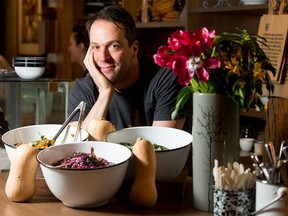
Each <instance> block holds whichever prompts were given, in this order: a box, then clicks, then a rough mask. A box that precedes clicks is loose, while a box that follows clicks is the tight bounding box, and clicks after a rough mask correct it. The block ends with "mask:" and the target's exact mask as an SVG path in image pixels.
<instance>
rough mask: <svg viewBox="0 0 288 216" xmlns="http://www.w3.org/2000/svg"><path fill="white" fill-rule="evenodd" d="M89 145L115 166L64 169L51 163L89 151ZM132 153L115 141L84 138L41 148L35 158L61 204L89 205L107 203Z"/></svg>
mask: <svg viewBox="0 0 288 216" xmlns="http://www.w3.org/2000/svg"><path fill="white" fill-rule="evenodd" d="M91 147H93V148H94V153H95V155H96V156H98V157H101V158H104V159H106V160H108V161H109V162H113V163H114V165H111V166H108V167H102V168H95V169H88V170H72V169H69V170H67V169H61V168H56V167H55V166H53V165H52V164H53V163H55V162H57V161H58V160H60V159H62V158H64V159H65V158H67V157H70V156H71V155H72V154H73V153H74V152H76V151H81V152H84V153H89V152H90V149H91ZM131 155H132V153H131V151H130V150H129V149H128V148H127V147H124V146H121V145H118V144H115V143H109V142H99V141H87V142H79V143H69V144H62V145H56V146H52V147H50V148H47V149H44V150H42V151H40V152H39V154H38V155H37V160H38V162H39V163H40V167H41V170H42V172H43V175H44V178H45V181H46V183H47V185H48V187H49V189H50V191H51V192H52V193H53V194H54V195H55V197H57V198H58V199H59V200H61V201H62V202H63V204H64V205H66V206H69V207H76V208H92V207H97V206H102V205H104V204H106V203H107V202H108V201H109V200H110V199H111V198H112V197H113V196H114V195H115V194H116V193H117V191H118V190H119V188H120V186H121V184H122V182H123V180H124V177H125V173H126V170H127V167H128V163H129V158H130V157H131Z"/></svg>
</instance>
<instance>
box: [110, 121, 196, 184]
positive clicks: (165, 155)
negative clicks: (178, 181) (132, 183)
mask: <svg viewBox="0 0 288 216" xmlns="http://www.w3.org/2000/svg"><path fill="white" fill-rule="evenodd" d="M138 137H142V138H144V139H146V140H148V141H150V142H151V143H152V144H158V145H163V146H165V147H167V148H168V149H169V150H165V151H156V180H158V181H171V180H173V179H175V178H176V177H177V176H178V175H179V174H180V172H181V171H182V170H183V168H184V166H185V164H186V161H187V159H188V155H189V152H190V149H191V143H192V140H193V138H192V135H191V134H190V133H188V132H186V131H183V130H179V129H175V128H169V127H156V126H143V127H131V128H125V129H121V130H118V131H115V132H112V133H110V134H109V135H108V136H107V137H106V140H107V141H108V142H113V143H121V142H124V143H131V144H134V143H135V142H136V139H137V138H138ZM134 176H135V165H134V161H133V157H132V158H131V159H130V163H129V167H128V170H127V174H126V179H133V178H134Z"/></svg>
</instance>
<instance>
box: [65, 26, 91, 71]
mask: <svg viewBox="0 0 288 216" xmlns="http://www.w3.org/2000/svg"><path fill="white" fill-rule="evenodd" d="M88 47H89V36H88V32H87V30H86V26H85V25H84V24H76V25H74V26H73V28H72V33H71V35H70V38H69V46H68V51H69V52H70V60H71V62H72V63H78V64H79V65H80V66H81V67H82V69H83V77H84V76H86V74H87V73H88V71H87V69H86V67H85V65H84V62H83V60H84V58H85V55H86V52H87V50H88Z"/></svg>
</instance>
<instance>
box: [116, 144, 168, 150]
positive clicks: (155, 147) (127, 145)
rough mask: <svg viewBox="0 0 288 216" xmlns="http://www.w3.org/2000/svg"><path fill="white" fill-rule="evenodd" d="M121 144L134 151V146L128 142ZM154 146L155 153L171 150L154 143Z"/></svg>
mask: <svg viewBox="0 0 288 216" xmlns="http://www.w3.org/2000/svg"><path fill="white" fill-rule="evenodd" d="M119 144H121V145H124V146H126V147H127V148H129V149H131V150H132V148H133V146H134V144H132V143H127V142H120V143H119ZM152 145H153V147H154V150H155V151H166V150H169V149H168V148H167V147H165V146H163V145H158V144H155V143H153V144H152Z"/></svg>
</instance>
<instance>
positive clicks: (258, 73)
mask: <svg viewBox="0 0 288 216" xmlns="http://www.w3.org/2000/svg"><path fill="white" fill-rule="evenodd" d="M253 72H254V78H255V80H263V79H264V78H265V71H263V70H262V63H261V62H255V64H254V70H253Z"/></svg>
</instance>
